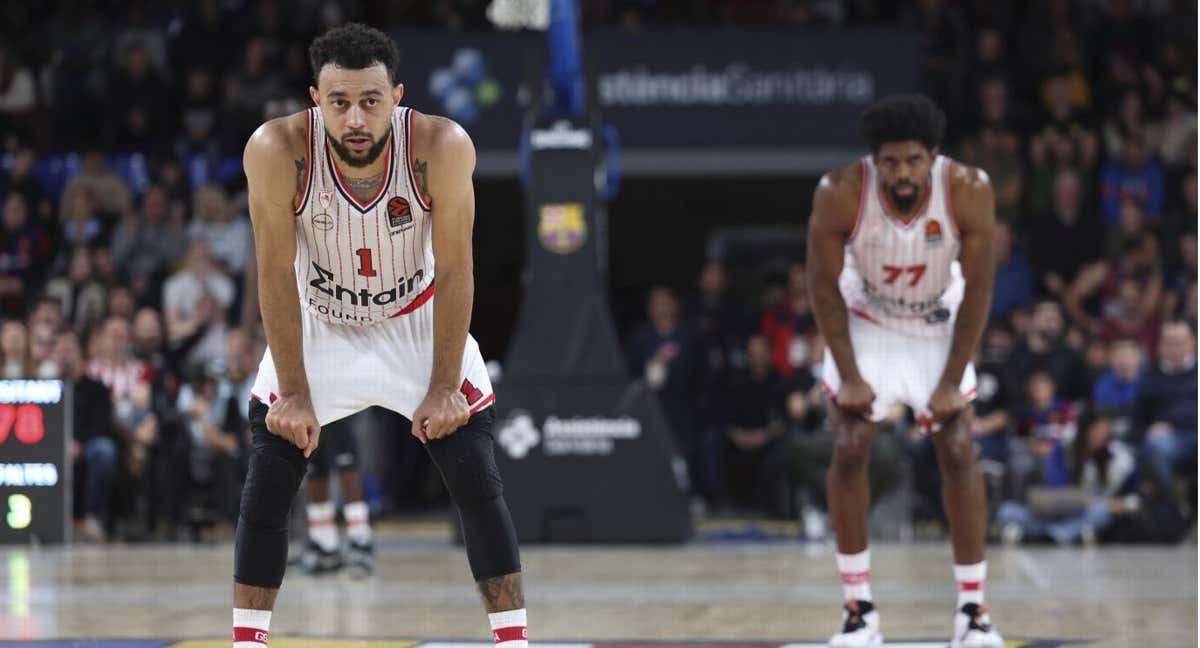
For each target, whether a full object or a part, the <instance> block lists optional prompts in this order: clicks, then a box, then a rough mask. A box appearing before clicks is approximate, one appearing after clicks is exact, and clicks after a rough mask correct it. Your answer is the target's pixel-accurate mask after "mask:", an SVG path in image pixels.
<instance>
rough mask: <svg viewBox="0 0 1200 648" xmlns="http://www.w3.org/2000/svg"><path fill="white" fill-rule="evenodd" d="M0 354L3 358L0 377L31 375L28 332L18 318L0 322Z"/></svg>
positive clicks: (8, 378)
mask: <svg viewBox="0 0 1200 648" xmlns="http://www.w3.org/2000/svg"><path fill="white" fill-rule="evenodd" d="M0 355H2V357H3V360H4V365H3V367H2V369H3V371H2V373H0V378H3V379H5V380H13V379H17V378H31V377H32V376H33V367H32V366H31V363H30V359H29V333H28V331H27V330H26V329H25V325H24V324H22V323H21V322H20V321H19V320H6V321H4V323H3V324H0Z"/></svg>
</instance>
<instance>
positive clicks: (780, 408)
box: [705, 335, 795, 518]
mask: <svg viewBox="0 0 1200 648" xmlns="http://www.w3.org/2000/svg"><path fill="white" fill-rule="evenodd" d="M720 393H721V409H722V415H721V416H720V423H718V424H717V425H716V426H714V427H713V428H711V430H710V431H709V432H708V437H709V438H708V439H707V444H706V445H707V446H708V447H707V448H706V455H707V456H706V457H705V461H706V464H707V471H706V472H707V473H708V475H707V477H708V479H709V489H710V490H711V492H712V493H714V495H715V499H716V500H717V501H718V502H719V503H724V502H733V503H736V504H738V505H740V506H743V507H747V508H752V509H755V510H758V511H761V512H764V513H768V514H770V515H772V516H774V517H781V518H792V517H795V510H794V508H795V504H794V502H793V501H792V500H793V491H794V486H793V483H794V478H793V476H792V475H793V472H794V468H793V465H792V462H793V460H794V459H793V455H792V453H791V452H790V451H789V450H788V448H789V446H788V444H787V443H786V442H785V439H786V436H785V435H784V432H785V426H784V398H785V394H784V390H783V384H782V381H781V380H780V377H779V375H778V374H777V373H776V372H775V370H774V369H773V368H772V359H771V346H770V342H769V341H768V340H767V338H766V337H765V336H762V335H754V336H751V337H750V339H749V340H747V341H746V368H745V369H741V370H735V371H733V372H731V373H730V374H729V375H728V377H727V379H726V380H725V381H724V385H723V386H722V388H721V389H720Z"/></svg>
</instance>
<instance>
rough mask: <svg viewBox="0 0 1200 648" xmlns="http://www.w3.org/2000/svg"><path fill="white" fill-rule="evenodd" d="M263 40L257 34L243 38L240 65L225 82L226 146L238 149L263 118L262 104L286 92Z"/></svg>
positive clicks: (232, 149) (229, 148)
mask: <svg viewBox="0 0 1200 648" xmlns="http://www.w3.org/2000/svg"><path fill="white" fill-rule="evenodd" d="M266 47H267V45H266V42H265V41H264V40H263V39H262V38H261V37H259V36H252V37H250V38H249V39H248V40H247V41H246V45H245V49H244V50H243V54H242V62H241V65H240V66H239V67H238V68H237V70H236V71H235V72H233V73H232V74H230V75H229V76H228V77H227V82H226V85H225V118H224V120H223V121H224V126H223V130H224V135H225V136H226V147H227V150H231V151H236V150H240V149H241V147H242V145H243V144H244V143H245V141H246V139H247V138H249V137H250V133H252V132H254V129H255V128H258V125H259V124H261V123H262V121H263V106H265V105H267V102H269V101H270V100H272V99H278V98H280V97H283V96H286V95H287V90H286V89H285V88H284V87H283V83H282V81H281V80H280V78H279V75H278V74H276V73H275V72H273V71H272V70H271V68H270V67H269V66H268V65H267V51H266Z"/></svg>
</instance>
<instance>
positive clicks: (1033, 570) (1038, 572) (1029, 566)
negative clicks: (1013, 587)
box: [1015, 549, 1050, 589]
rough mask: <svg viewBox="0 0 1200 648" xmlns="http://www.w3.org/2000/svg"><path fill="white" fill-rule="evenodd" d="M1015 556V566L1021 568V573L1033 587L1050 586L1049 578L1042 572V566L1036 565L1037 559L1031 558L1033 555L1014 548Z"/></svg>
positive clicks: (1043, 587) (1044, 587)
mask: <svg viewBox="0 0 1200 648" xmlns="http://www.w3.org/2000/svg"><path fill="white" fill-rule="evenodd" d="M1015 556H1016V559H1017V568H1018V569H1019V570H1021V575H1022V576H1024V577H1025V578H1028V579H1029V581H1030V582H1031V583H1033V586H1034V587H1036V588H1038V589H1049V588H1050V579H1048V578H1046V576H1045V574H1044V573H1043V572H1042V568H1041V567H1038V564H1037V561H1035V560H1034V559H1033V556H1031V555H1029V554H1028V553H1027V552H1025V551H1021V550H1020V549H1017V550H1016V553H1015Z"/></svg>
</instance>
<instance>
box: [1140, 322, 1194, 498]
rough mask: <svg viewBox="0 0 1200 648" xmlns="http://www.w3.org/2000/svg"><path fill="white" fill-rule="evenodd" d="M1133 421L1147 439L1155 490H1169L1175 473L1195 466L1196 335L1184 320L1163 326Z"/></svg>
mask: <svg viewBox="0 0 1200 648" xmlns="http://www.w3.org/2000/svg"><path fill="white" fill-rule="evenodd" d="M1134 425H1135V426H1136V428H1137V432H1138V433H1139V438H1141V439H1145V445H1144V448H1143V450H1144V452H1145V456H1146V464H1147V467H1148V468H1149V477H1150V478H1151V479H1152V480H1153V481H1154V483H1155V485H1156V486H1157V487H1158V492H1159V493H1173V492H1174V488H1173V483H1174V475H1175V471H1176V470H1177V469H1179V468H1181V467H1184V466H1187V467H1188V470H1189V471H1190V473H1194V472H1195V470H1196V338H1195V335H1194V333H1193V331H1192V329H1191V327H1190V326H1188V325H1187V324H1185V323H1183V322H1169V323H1167V324H1165V325H1163V328H1162V337H1161V338H1160V339H1159V343H1158V365H1157V366H1156V367H1154V368H1153V369H1152V370H1150V372H1149V373H1148V374H1147V375H1146V377H1145V378H1144V379H1143V381H1142V384H1141V387H1140V389H1139V390H1138V399H1137V404H1136V405H1135V407H1134Z"/></svg>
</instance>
